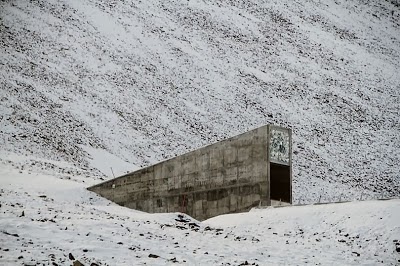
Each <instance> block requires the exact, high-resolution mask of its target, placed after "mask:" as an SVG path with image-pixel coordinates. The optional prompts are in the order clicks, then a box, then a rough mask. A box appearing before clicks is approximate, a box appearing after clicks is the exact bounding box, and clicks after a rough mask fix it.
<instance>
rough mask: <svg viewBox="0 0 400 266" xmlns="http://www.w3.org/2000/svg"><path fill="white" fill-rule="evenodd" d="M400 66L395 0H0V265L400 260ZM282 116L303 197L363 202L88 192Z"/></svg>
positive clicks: (296, 193) (399, 12)
mask: <svg viewBox="0 0 400 266" xmlns="http://www.w3.org/2000/svg"><path fill="white" fill-rule="evenodd" d="M399 73H400V3H399V2H398V1H397V0H386V1H384V0H371V1H364V0H349V1H342V0H326V1H319V0H318V1H317V0H315V1H299V0H294V1H293V0H281V1H266V0H249V1H243V0H207V1H200V0H187V1H183V0H182V1H174V0H169V1H155V0H146V1H133V0H124V1H107V0H71V1H66V0H64V1H62V0H35V1H22V0H21V1H12V0H3V1H0V265H6V266H8V265H43V264H44V265H71V264H72V263H73V262H74V261H80V262H82V263H83V264H85V265H93V266H95V265H96V264H97V265H144V264H148V265H171V264H185V265H304V264H320V265H400V261H399V260H400V253H399V252H400V229H399V225H400V222H399V221H400V217H399V215H400V200H399V199H392V200H387V201H382V200H376V199H380V198H387V197H395V198H396V197H397V198H398V197H399V196H400V74H399ZM269 123H273V124H277V125H281V126H285V127H290V128H292V129H293V201H294V202H295V203H301V204H305V203H307V204H309V203H315V202H319V201H320V202H332V201H340V200H351V201H352V202H349V203H339V204H329V205H308V206H293V207H284V208H268V209H253V210H252V211H251V212H249V213H246V214H235V215H224V216H220V217H215V218H213V219H210V220H208V221H205V222H201V223H200V222H198V221H195V220H193V219H192V218H190V217H187V216H186V215H182V214H178V213H174V214H147V213H143V212H138V211H135V210H130V209H126V208H123V207H120V206H117V205H115V204H113V203H111V202H109V201H107V200H105V199H103V198H100V197H98V196H97V195H95V194H93V193H91V192H89V191H87V190H86V189H85V188H86V187H88V186H90V185H93V184H96V183H98V182H101V181H102V180H105V179H109V178H112V177H113V176H118V175H121V174H123V173H126V172H129V171H133V170H136V169H138V168H141V167H144V166H147V165H150V164H153V163H156V162H158V161H160V160H163V159H166V158H171V157H173V156H175V155H178V154H182V153H184V152H187V151H190V150H194V149H196V148H198V147H201V146H204V145H207V144H210V143H213V142H216V141H218V140H222V139H225V138H227V137H231V136H234V135H236V134H239V133H243V132H245V131H247V130H249V129H253V128H256V127H259V126H262V125H264V124H269ZM361 198H362V199H363V200H366V201H362V202H358V201H353V200H356V199H361ZM374 199H375V200H374ZM396 250H398V251H396ZM72 257H73V258H72Z"/></svg>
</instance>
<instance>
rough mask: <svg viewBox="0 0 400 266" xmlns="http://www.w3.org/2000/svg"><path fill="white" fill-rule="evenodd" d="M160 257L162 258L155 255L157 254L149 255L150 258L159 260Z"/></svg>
mask: <svg viewBox="0 0 400 266" xmlns="http://www.w3.org/2000/svg"><path fill="white" fill-rule="evenodd" d="M159 257H160V256H158V255H155V254H149V258H153V259H157V258H159Z"/></svg>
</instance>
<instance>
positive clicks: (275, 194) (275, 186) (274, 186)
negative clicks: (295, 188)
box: [270, 163, 292, 203]
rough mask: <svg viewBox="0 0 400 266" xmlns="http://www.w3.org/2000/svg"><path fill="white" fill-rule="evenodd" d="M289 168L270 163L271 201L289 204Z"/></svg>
mask: <svg viewBox="0 0 400 266" xmlns="http://www.w3.org/2000/svg"><path fill="white" fill-rule="evenodd" d="M290 181H291V180H290V167H289V166H288V165H282V164H276V163H270V195H271V200H276V201H282V202H287V203H291V190H292V188H291V184H290V183H291V182H290Z"/></svg>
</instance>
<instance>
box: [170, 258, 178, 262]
mask: <svg viewBox="0 0 400 266" xmlns="http://www.w3.org/2000/svg"><path fill="white" fill-rule="evenodd" d="M169 261H171V262H173V263H177V262H178V260H177V259H176V258H172V259H170V260H169Z"/></svg>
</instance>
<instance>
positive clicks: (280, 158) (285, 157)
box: [269, 129, 290, 164]
mask: <svg viewBox="0 0 400 266" xmlns="http://www.w3.org/2000/svg"><path fill="white" fill-rule="evenodd" d="M289 145H290V139H289V132H288V131H286V130H282V129H271V131H270V145H269V152H270V160H271V161H272V162H277V163H283V164H289V160H290V157H289V149H290V147H289Z"/></svg>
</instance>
